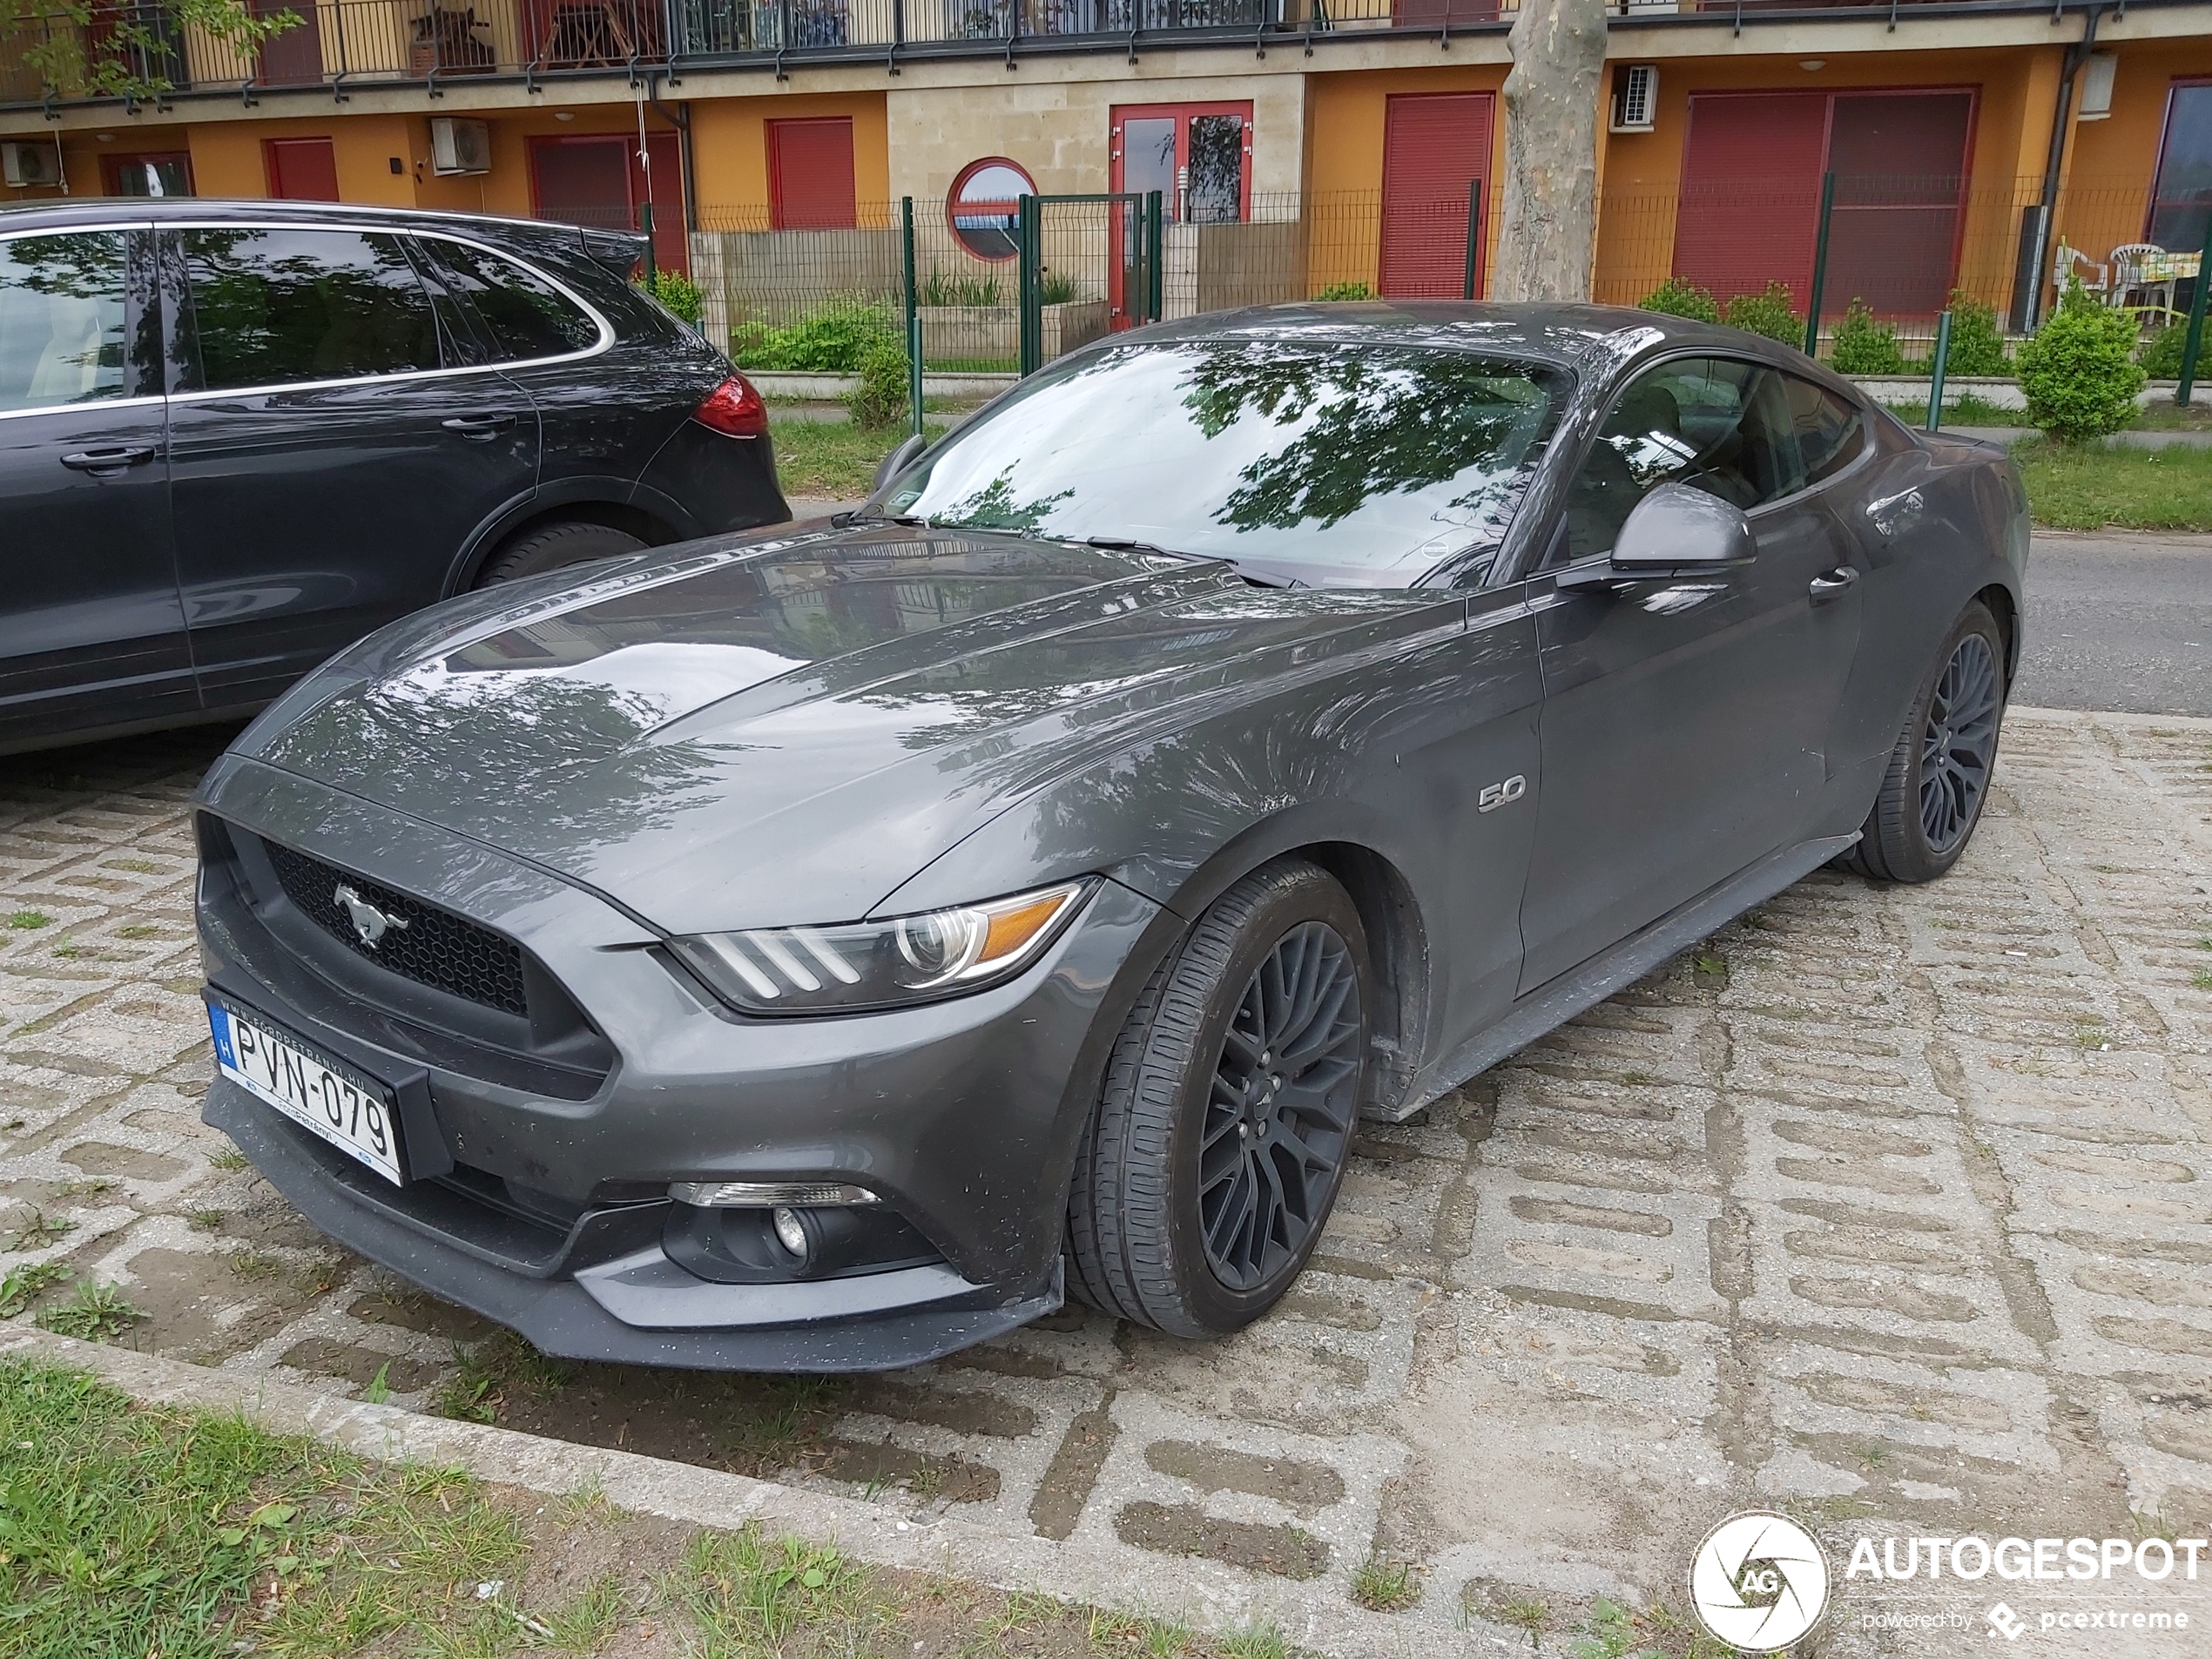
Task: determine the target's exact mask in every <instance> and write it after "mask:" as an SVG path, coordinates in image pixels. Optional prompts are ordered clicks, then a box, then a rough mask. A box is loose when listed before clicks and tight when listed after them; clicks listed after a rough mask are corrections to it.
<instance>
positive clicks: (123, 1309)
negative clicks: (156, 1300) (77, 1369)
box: [38, 1279, 146, 1342]
mask: <svg viewBox="0 0 2212 1659" xmlns="http://www.w3.org/2000/svg"><path fill="white" fill-rule="evenodd" d="M145 1317H146V1316H145V1314H144V1313H142V1312H139V1311H138V1309H137V1308H135V1307H133V1306H132V1305H131V1304H130V1303H129V1302H128V1301H126V1300H125V1299H124V1295H123V1292H122V1291H119V1290H118V1289H117V1288H116V1287H115V1286H114V1285H95V1284H94V1283H92V1281H91V1280H90V1279H80V1280H79V1281H78V1285H77V1294H76V1296H75V1297H73V1298H71V1299H70V1300H69V1301H66V1302H58V1303H56V1304H55V1305H53V1306H51V1307H50V1308H48V1309H46V1311H45V1312H43V1313H41V1314H40V1315H39V1316H38V1323H39V1324H40V1325H44V1327H45V1328H46V1329H47V1330H49V1331H51V1332H56V1333H57V1334H58V1335H61V1336H64V1337H78V1338H80V1339H83V1340H84V1341H86V1342H105V1341H107V1340H108V1339H110V1338H111V1337H119V1336H121V1335H122V1334H123V1333H124V1332H125V1331H127V1330H129V1329H130V1328H131V1327H132V1325H136V1324H137V1323H138V1321H139V1320H141V1319H143V1318H145Z"/></svg>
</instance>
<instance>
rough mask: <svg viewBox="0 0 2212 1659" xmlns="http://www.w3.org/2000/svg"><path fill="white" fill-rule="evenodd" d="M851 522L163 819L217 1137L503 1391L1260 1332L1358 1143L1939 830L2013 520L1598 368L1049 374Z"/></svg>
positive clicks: (1774, 371)
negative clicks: (1047, 1333)
mask: <svg viewBox="0 0 2212 1659" xmlns="http://www.w3.org/2000/svg"><path fill="white" fill-rule="evenodd" d="M2027 545H2028V536H2027V502H2026V498H2025V496H2024V494H2023V492H2022V489H2021V486H2020V478H2019V476H2018V475H2017V474H2016V473H2015V471H2014V470H2013V465H2012V463H2011V462H2010V461H2009V459H2007V457H2006V455H2003V454H2002V453H2000V451H1998V450H1996V449H1994V448H1988V447H1986V446H1982V445H1979V444H1974V443H1971V442H1962V441H1953V440H1947V439H1943V438H1940V437H1927V436H1923V435H1919V434H1918V433H1915V432H1912V431H1911V430H1909V429H1907V428H1905V427H1904V426H1903V425H1901V424H1899V423H1898V421H1896V420H1894V419H1892V417H1891V416H1890V415H1887V414H1886V413H1885V412H1883V411H1882V410H1880V409H1878V408H1875V407H1873V406H1871V405H1870V404H1869V403H1868V402H1867V401H1865V398H1864V397H1863V396H1861V395H1859V394H1858V392H1857V391H1856V390H1854V389H1853V388H1851V385H1850V384H1849V383H1848V382H1846V381H1841V380H1838V378H1836V377H1835V376H1834V375H1832V374H1829V373H1828V372H1827V371H1826V370H1824V369H1823V368H1819V367H1817V365H1815V364H1814V363H1812V362H1811V361H1808V360H1807V359H1805V358H1804V357H1801V356H1799V355H1798V354H1796V353H1795V352H1792V351H1790V350H1788V349H1787V348H1785V347H1777V346H1774V345H1772V344H1770V343H1768V342H1765V341H1759V340H1756V339H1754V338H1752V337H1750V336H1749V335H1746V334H1738V333H1736V332H1734V331H1731V330H1728V329H1723V328H1717V327H1706V326H1703V325H1700V324H1696V323H1692V322H1686V321H1682V320H1676V319H1674V318H1668V317H1660V316H1655V315H1650V314H1644V313H1641V312H1634V311H1615V310H1609V309H1605V308H1601V307H1502V306H1447V305H1434V306H1429V305H1402V306H1391V305H1382V304H1377V305H1358V306H1331V307H1281V308H1276V309H1269V310H1259V311H1249V312H1243V313H1237V314H1229V315H1224V316H1217V317H1211V318H1201V319H1198V320H1195V321H1191V322H1187V323H1178V324H1170V325H1165V326H1161V327H1152V328H1149V329H1144V330H1142V331H1138V332H1136V333H1132V334H1122V335H1117V336H1114V337H1111V338H1109V340H1107V341H1102V342H1099V343H1098V344H1096V345H1095V346H1093V347H1089V348H1086V349H1085V350H1083V351H1081V352H1079V353H1077V354H1074V355H1072V356H1069V357H1066V358H1063V359H1062V360H1061V361H1058V362H1056V363H1055V364H1053V365H1052V366H1050V367H1049V368H1047V369H1046V370H1044V371H1043V372H1042V373H1040V374H1035V375H1034V376H1032V377H1031V378H1029V379H1028V380H1027V381H1024V382H1022V384H1021V385H1020V386H1019V387H1017V388H1015V389H1014V390H1012V391H1010V392H1008V394H1007V395H1005V396H1003V397H1001V399H999V400H998V401H996V402H995V403H994V404H992V405H991V406H990V407H988V408H986V409H985V410H983V411H982V412H981V414H979V415H976V416H974V418H973V419H971V420H970V421H968V422H967V423H966V424H965V425H963V426H961V427H960V428H958V429H957V430H955V431H954V432H953V433H952V434H950V435H948V436H946V437H944V438H942V439H941V440H940V441H939V442H937V443H936V444H935V445H934V447H932V448H927V449H926V450H921V452H920V453H918V454H917V453H914V446H911V445H910V446H909V447H908V448H907V449H903V450H901V451H900V453H899V454H898V455H894V457H893V458H892V461H891V462H888V463H887V469H886V475H885V476H884V477H883V478H882V479H881V480H880V482H879V485H878V488H877V489H876V492H875V494H874V495H873V497H872V498H871V500H870V502H868V504H867V506H866V507H865V508H864V509H861V510H860V511H859V512H857V513H854V514H852V515H846V516H840V517H839V518H838V519H835V520H832V521H830V522H829V523H816V524H814V525H812V526H800V527H795V528H794V527H785V528H783V529H779V530H778V531H776V532H773V533H766V534H764V533H759V532H755V533H752V534H749V535H746V536H732V537H728V538H722V539H716V540H711V541H706V542H696V543H689V544H686V545H683V546H679V547H673V548H660V549H656V550H652V551H651V552H646V553H641V554H638V555H636V556H628V557H625V558H623V559H621V560H617V561H610V562H605V563H600V564H597V565H594V566H590V567H584V568H583V569H582V570H570V571H566V572H563V573H560V574H558V575H555V576H550V577H543V578H539V579H536V580H535V581H531V582H525V583H518V584H516V585H515V586H512V587H506V588H501V589H497V590H493V591H490V592H488V593H484V594H479V595H472V596H469V597H465V598H462V599H457V600H455V601H453V602H452V603H450V604H444V605H441V606H438V607H436V608H435V609H432V610H426V611H423V612H421V614H420V615H418V616H415V617H410V618H408V619H407V620H405V621H402V622H400V623H397V624H394V625H392V626H390V627H388V628H386V629H385V630H383V631H381V632H380V633H377V634H375V635H374V636H372V637H369V638H368V639H366V640H364V641H362V642H361V644H358V645H355V646H354V647H353V648H351V649H350V650H348V651H345V652H343V653H342V654H341V655H340V656H339V657H337V658H334V660H333V661H331V662H330V663H329V664H327V665H325V666H324V667H323V668H322V669H320V670H319V671H317V672H316V673H315V674H314V675H313V676H312V677H311V678H308V679H307V680H306V681H304V682H302V683H301V684H300V685H298V686H297V687H296V688H295V689H293V691H291V692H289V693H288V694H287V695H286V696H285V697H284V698H282V699H281V700H280V702H279V703H277V704H276V705H274V706H273V707H272V708H271V709H269V710H268V711H266V713H265V714H264V715H263V716H262V718H260V720H259V721H258V722H256V723H255V725H253V727H252V728H251V729H250V730H248V731H247V732H246V733H245V735H244V736H242V737H241V738H239V741H238V743H237V744H236V745H234V746H233V748H232V750H231V751H230V752H229V753H228V754H226V756H225V757H224V758H223V759H222V760H221V761H220V762H219V764H218V765H216V767H215V768H214V770H213V771H212V772H210V773H209V775H208V778H207V779H206V784H205V786H203V788H202V790H201V792H200V795H199V819H198V822H199V842H200V852H201V860H202V865H201V876H200V886H199V929H200V940H201V943H202V948H203V953H204V956H205V960H206V970H207V988H206V999H207V1004H208V1009H209V1015H210V1019H211V1022H212V1027H213V1031H214V1039H215V1052H216V1058H217V1076H216V1079H215V1082H214V1083H213V1086H212V1088H211V1089H209V1091H208V1095H207V1098H206V1120H207V1122H209V1123H212V1124H214V1125H215V1126H216V1127H218V1128H219V1129H221V1130H224V1131H225V1132H226V1133H227V1134H228V1135H229V1136H231V1137H232V1138H233V1140H235V1141H236V1142H237V1143H238V1144H239V1147H240V1148H242V1149H243V1150H244V1151H245V1152H246V1155H247V1156H248V1157H250V1158H252V1160H253V1162H254V1163H256V1164H257V1165H259V1166H260V1169H261V1170H262V1171H263V1172H264V1173H265V1174H266V1176H267V1177H268V1178H269V1179H270V1180H271V1181H272V1182H273V1183H274V1184H275V1185H276V1186H277V1187H278V1189H279V1190H281V1191H282V1192H283V1193H284V1194H285V1195H286V1196H287V1197H288V1198H290V1199H291V1201H292V1202H293V1204H296V1205H297V1206H298V1207H299V1208H300V1210H302V1211H305V1212H306V1213H307V1216H309V1217H311V1218H313V1219H314V1221H315V1222H316V1223H317V1224H319V1225H320V1227H322V1228H323V1229H324V1230H325V1231H327V1232H328V1233H330V1234H331V1235H332V1236H334V1238H338V1239H340V1240H341V1241H342V1242H343V1243H345V1244H347V1245H350V1246H351V1247H352V1248H353V1249H354V1250H356V1251H360V1252H361V1253H362V1254H363V1255H366V1256H368V1257H370V1258H373V1259H374V1260H376V1261H378V1262H381V1263H383V1264H386V1265H387V1266H388V1267H390V1268H392V1269H394V1270H395V1271H398V1272H400V1273H401V1274H403V1275H405V1276H406V1277H407V1278H410V1279H412V1280H414V1281H415V1283H417V1284H419V1285H422V1286H424V1287H425V1288H427V1289H428V1290H429V1291H433V1292H435V1294H437V1295H439V1296H441V1297H444V1298H448V1299H450V1300H452V1301H455V1302H458V1303H462V1304H463V1305H467V1306H469V1307H470V1308H473V1309H475V1310H476V1311H477V1312H481V1313H482V1314H485V1315H488V1316H489V1317H490V1318H493V1319H496V1320H499V1321H502V1322H504V1323H505V1324H507V1325H511V1326H513V1327H514V1328H516V1330H518V1331H520V1332H523V1335H525V1336H527V1337H528V1338H529V1339H530V1340H531V1341H532V1342H534V1343H536V1345H538V1346H539V1347H540V1348H542V1349H544V1350H546V1351H548V1352H552V1353H557V1354H564V1355H570V1356H579V1357H589V1358H593V1359H610V1360H626V1361H639V1362H645V1363H651V1364H659V1365H672V1366H726V1367H745V1368H758V1369H767V1370H778V1369H782V1370H842V1369H862V1368H870V1367H882V1366H901V1365H907V1364H911V1363H914V1362H916V1361H920V1360H923V1359H929V1358H931V1357H933V1356H935V1355H939V1354H942V1353H945V1352H948V1351H950V1350H953V1349H955V1348H958V1347H961V1346H962V1345H966V1344H969V1343H974V1342H976V1341H980V1340H981V1339H985V1338H988V1337H989V1336H991V1335H993V1334H995V1333H996V1332H1001V1331H1005V1330H1007V1329H1008V1328H1009V1327H1011V1326H1014V1325H1020V1324H1022V1322H1023V1321H1025V1320H1028V1319H1033V1318H1037V1317H1038V1316H1039V1315H1041V1314H1043V1313H1045V1312H1049V1311H1050V1310H1052V1309H1053V1308H1055V1307H1056V1306H1058V1305H1060V1303H1061V1301H1062V1298H1063V1297H1064V1296H1066V1295H1069V1294H1073V1295H1075V1296H1076V1297H1078V1298H1081V1299H1082V1301H1084V1302H1087V1303H1089V1305H1092V1306H1094V1307H1096V1308H1100V1309H1103V1310H1104V1311H1106V1312H1109V1313H1111V1314H1114V1315H1117V1316H1119V1317H1121V1318H1127V1319H1131V1320H1135V1321H1137V1322H1139V1323H1142V1324H1145V1325H1151V1326H1154V1327H1157V1328H1158V1329H1160V1330H1163V1331H1167V1332H1175V1333H1177V1334H1181V1335H1184V1336H1204V1335H1207V1334H1211V1333H1218V1332H1230V1331H1233V1330H1236V1329H1237V1328H1238V1327H1239V1326H1241V1325H1244V1324H1246V1323H1248V1322H1249V1321H1251V1320H1252V1319H1254V1318H1258V1316H1259V1315H1260V1314H1262V1313H1264V1312H1266V1310H1267V1309H1268V1308H1269V1307H1270V1306H1271V1305H1273V1304H1274V1303H1275V1302H1276V1301H1277V1300H1278V1298H1280V1297H1281V1296H1282V1295H1283V1294H1284V1292H1285V1289H1286V1288H1287V1287H1288V1286H1289V1285H1290V1284H1291V1280H1292V1279H1294V1278H1296V1277H1297V1276H1298V1271H1299V1270H1300V1269H1301V1268H1302V1267H1303V1265H1304V1264H1305V1260H1306V1258H1307V1257H1308V1255H1309V1254H1310V1253H1311V1252H1312V1249H1313V1247H1314V1244H1315V1242H1316V1240H1317V1238H1318V1236H1319V1235H1320V1232H1321V1231H1322V1228H1323V1226H1324V1224H1325V1222H1326V1220H1327V1218H1328V1215H1329V1211H1330V1207H1331V1205H1332V1203H1333V1202H1334V1200H1335V1198H1336V1195H1337V1190H1338V1187H1339V1184H1340V1182H1341V1181H1342V1179H1343V1176H1344V1171H1345V1164H1346V1162H1347V1160H1348V1156H1349V1152H1350V1148H1351V1143H1352V1136H1353V1132H1354V1130H1355V1128H1356V1125H1357V1123H1358V1121H1359V1118H1360V1117H1362V1116H1367V1117H1371V1118H1379V1119H1384V1120H1396V1119H1402V1118H1404V1117H1406V1116H1408V1115H1410V1114H1411V1113H1413V1112H1414V1111H1416V1110H1418V1109H1420V1107H1421V1106H1422V1104H1423V1103H1426V1102H1427V1101H1429V1100H1431V1099H1433V1097H1435V1096H1438V1095H1439V1094H1440V1093H1442V1092H1443V1091H1445V1090H1447V1089H1452V1088H1453V1087H1454V1086H1456V1085H1458V1084H1460V1083H1461V1082H1465V1081H1466V1080H1467V1078H1469V1077H1471V1076H1474V1075H1475V1074H1476V1073H1477V1072H1479V1071H1480V1070H1482V1069H1484V1068H1485V1067H1487V1066H1489V1065H1491V1064H1493V1063H1494V1062H1497V1061H1498V1060H1500V1059H1501V1058H1502V1057H1503V1056H1505V1055H1509V1054H1511V1053H1513V1052H1514V1050H1515V1049H1519V1048H1521V1046H1523V1045H1524V1044H1526V1043H1527V1042H1530V1041H1532V1040H1533V1039H1534V1038H1535V1037H1537V1036H1539V1035H1541V1034H1542V1033H1543V1032H1545V1031H1547V1030H1548V1029H1549V1028H1552V1027H1554V1026H1555V1025H1557V1024H1559V1023H1560V1022H1561V1021H1563V1020H1566V1019H1568V1018H1569V1017H1570V1016H1572V1015H1575V1014H1576V1013H1578V1012H1579V1011H1581V1009H1583V1008H1588V1007H1589V1006H1590V1005H1591V1004H1592V1003H1594V1002H1595V1001H1598V1000H1599V999H1601V998H1602V997H1604V996H1605V995H1608V994H1609V993H1610V992H1612V991H1614V990H1615V989H1616V988H1619V987H1621V986H1623V985H1625V984H1627V983H1629V981H1633V980H1635V979H1636V978H1637V977H1639V976H1640V975H1642V974H1645V973H1648V972H1649V971H1650V970H1651V969H1652V968H1654V967H1656V965H1658V964H1659V963H1660V962H1662V961H1664V960H1665V959H1666V958H1667V957H1669V955H1671V954H1674V953H1676V952H1677V951H1679V950H1681V949H1682V948H1683V947H1685V946H1686V945H1688V944H1689V943H1691V942H1693V941H1696V940H1697V939H1699V938H1701V937H1702V936H1703V935H1704V934H1708V933H1710V931H1711V930H1712V929H1713V928H1714V927H1717V926H1718V925H1719V924H1721V923H1722V922H1723V921H1727V920H1728V919H1729V918H1730V917H1731V916H1733V915H1735V914H1737V913H1739V912H1741V911H1743V909H1745V908H1746V907H1750V906H1751V905H1754V904H1757V902H1759V901H1760V900H1764V899H1765V898H1767V897H1768V896H1770V894H1774V893H1776V892H1777V891H1778V890H1780V889H1781V888H1783V887H1787V886H1788V885H1789V884H1790V883H1791V882H1793V881H1795V880H1797V879H1798V878H1799V877H1801V876H1803V875H1804V874H1806V873H1808V872H1810V871H1811V870H1812V869H1814V868H1816V867H1818V866H1819V865H1822V864H1824V863H1826V862H1829V861H1830V860H1840V861H1842V862H1843V863H1844V865H1845V866H1846V867H1850V868H1851V869H1854V870H1856V871H1858V872H1859V873H1862V874H1864V875H1866V876H1870V877H1872V878H1875V879H1878V880H1892V881H1925V880H1931V879H1932V878H1934V877H1936V876H1939V875H1940V874H1942V873H1944V871H1945V870H1946V869H1947V868H1949V867H1950V866H1951V864H1952V862H1953V861H1954V860H1956V859H1957V858H1958V857H1959V853H1960V851H1961V849H1962V848H1963V847H1964V846H1965V845H1966V840H1967V838H1968V837H1969V836H1970V835H1971V834H1972V833H1973V828H1974V825H1975V821H1976V819H1977V817H1978V815H1979V812H1980V809H1981V806H1982V802H1983V800H1984V799H1985V797H1986V790H1987V786H1988V782H1989V777H1990V771H1991V767H1992V765H1993V762H1994V760H1995V757H1996V749H1997V735H1998V725H1999V722H2000V718H2001V717H2002V714H2003V710H2004V700H2005V694H2006V687H2007V686H2008V685H2009V684H2010V683H2011V679H2012V675H2013V669H2014V667H2015V665H2016V664H2018V662H2019V660H2020V623H2021V582H2022V577H2023V574H2024V572H2025V569H2026V564H2027Z"/></svg>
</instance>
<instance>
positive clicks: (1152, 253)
mask: <svg viewBox="0 0 2212 1659" xmlns="http://www.w3.org/2000/svg"><path fill="white" fill-rule="evenodd" d="M1163 218H1164V213H1163V208H1162V206H1161V196H1160V192H1158V191H1157V190H1148V191H1146V192H1144V248H1145V253H1144V310H1145V320H1146V321H1147V322H1157V321H1159V320H1160V319H1161V317H1162V316H1163V315H1164V314H1165V313H1166V310H1167V307H1166V304H1165V300H1166V297H1167V289H1166V285H1165V284H1164V283H1163V281H1162V280H1161V271H1162V268H1163V266H1165V265H1166V263H1167V257H1168V251H1167V248H1166V246H1165V245H1164V244H1163V242H1162V240H1161V228H1162V223H1163Z"/></svg>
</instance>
